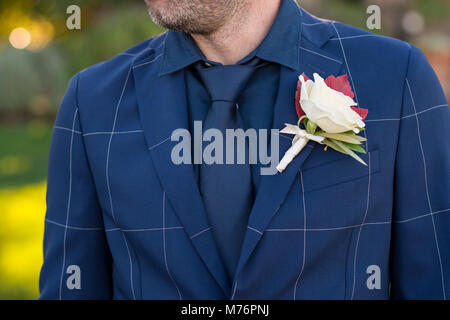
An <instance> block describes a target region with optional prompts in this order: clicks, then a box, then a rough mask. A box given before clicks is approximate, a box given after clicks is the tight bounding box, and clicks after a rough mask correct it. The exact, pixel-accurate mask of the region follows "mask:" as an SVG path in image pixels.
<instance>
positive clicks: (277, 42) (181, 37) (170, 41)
mask: <svg viewBox="0 0 450 320" xmlns="http://www.w3.org/2000/svg"><path fill="white" fill-rule="evenodd" d="M300 35H301V13H300V8H299V7H298V6H297V4H296V3H295V2H294V1H293V0H281V6H280V9H279V11H278V14H277V17H276V18H275V21H274V23H273V24H272V27H271V28H270V30H269V32H268V34H267V35H266V37H265V38H264V40H263V41H262V42H261V44H260V45H259V46H258V47H257V48H256V49H255V50H254V51H252V52H251V53H250V54H249V55H248V56H247V57H245V58H244V59H242V60H241V61H240V62H239V63H243V62H245V61H247V60H249V59H250V58H252V57H253V56H258V57H259V58H261V59H263V60H266V61H270V62H275V63H278V64H280V65H283V66H286V67H288V68H291V69H298V66H299V53H300ZM200 60H204V61H207V60H206V58H205V56H204V55H203V53H202V52H201V50H200V49H199V48H198V47H197V45H196V43H195V42H194V40H193V39H192V37H191V36H190V35H188V34H185V33H182V32H177V31H172V30H169V31H168V32H167V35H166V40H165V44H164V52H163V63H162V66H161V72H160V75H165V74H169V73H172V72H175V71H178V70H181V69H183V68H185V67H187V66H189V65H191V64H193V63H195V62H197V61H200Z"/></svg>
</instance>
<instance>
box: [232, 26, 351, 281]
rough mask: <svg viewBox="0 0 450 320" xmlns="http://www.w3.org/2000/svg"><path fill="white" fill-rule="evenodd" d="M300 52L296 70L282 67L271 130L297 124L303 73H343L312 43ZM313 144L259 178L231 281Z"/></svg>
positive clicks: (283, 143) (283, 141) (284, 142)
mask: <svg viewBox="0 0 450 320" xmlns="http://www.w3.org/2000/svg"><path fill="white" fill-rule="evenodd" d="M321 37H322V38H323V33H321ZM329 37H330V35H329V36H328V38H329ZM328 38H327V39H328ZM316 40H317V39H316ZM321 41H322V40H321ZM301 48H302V49H301V50H300V63H299V69H298V70H293V69H289V68H287V67H284V66H281V71H280V84H279V89H278V90H279V91H278V97H277V99H276V103H275V106H274V121H273V126H272V128H275V129H279V130H281V129H282V128H284V124H285V123H291V124H295V123H297V121H298V116H297V114H296V111H295V99H294V97H295V91H296V86H297V81H298V77H299V75H300V74H302V73H303V72H304V73H306V74H307V75H308V76H310V77H312V74H313V73H314V72H316V73H319V74H320V75H321V76H324V77H327V76H329V75H338V74H339V72H340V70H341V69H342V61H341V60H340V59H339V58H337V57H335V56H334V55H332V54H330V53H329V52H326V51H325V50H322V49H320V47H318V46H317V45H315V44H314V43H313V42H311V41H308V40H306V39H305V40H303V39H302V43H301ZM291 138H292V136H290V137H289V136H284V135H280V136H279V146H280V148H279V157H280V158H279V159H281V158H282V156H283V155H284V154H285V152H286V151H287V150H288V149H289V147H290V146H291V145H292V142H291ZM316 144H317V143H316V142H313V141H310V142H309V143H308V144H307V146H306V147H305V148H304V149H303V150H302V151H301V152H300V154H299V155H297V157H295V158H294V160H293V161H292V162H291V163H290V164H289V166H288V167H287V168H286V170H285V171H284V172H283V173H276V174H275V175H266V176H261V181H260V187H259V190H258V193H257V195H256V199H255V203H254V206H253V208H252V211H251V213H250V217H249V223H248V228H247V231H246V235H245V238H244V242H243V245H242V250H241V256H240V259H239V263H238V267H237V271H236V273H235V279H234V281H236V279H237V277H238V276H239V273H240V271H242V268H243V267H244V266H245V264H246V263H247V261H248V259H249V257H250V256H251V254H252V252H253V251H254V250H255V247H256V245H257V244H258V242H259V240H260V239H261V237H262V236H263V234H264V230H265V229H266V228H267V226H268V224H269V223H270V221H271V219H272V218H273V216H274V215H275V214H276V213H277V212H278V210H279V209H280V207H281V206H282V205H283V202H284V199H285V198H286V196H287V195H288V192H289V190H290V189H291V186H292V184H293V182H294V179H295V178H296V177H297V176H298V174H299V170H300V169H301V167H302V165H303V163H304V162H305V161H306V160H307V158H308V156H309V155H310V153H311V151H312V149H313V148H314V147H315V146H316Z"/></svg>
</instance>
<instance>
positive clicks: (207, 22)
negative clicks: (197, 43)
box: [145, 0, 246, 35]
mask: <svg viewBox="0 0 450 320" xmlns="http://www.w3.org/2000/svg"><path fill="white" fill-rule="evenodd" d="M145 3H146V4H147V8H148V11H149V13H150V16H151V18H152V20H153V21H154V22H155V23H156V24H157V25H159V26H161V27H164V28H167V29H170V30H175V31H178V32H185V33H189V34H200V35H210V34H212V33H214V32H216V31H217V30H219V29H220V28H221V27H222V26H223V25H224V24H225V23H226V22H227V21H228V19H229V18H230V17H231V16H233V15H235V14H236V13H238V12H239V11H242V10H243V9H244V7H245V3H246V1H245V0H145Z"/></svg>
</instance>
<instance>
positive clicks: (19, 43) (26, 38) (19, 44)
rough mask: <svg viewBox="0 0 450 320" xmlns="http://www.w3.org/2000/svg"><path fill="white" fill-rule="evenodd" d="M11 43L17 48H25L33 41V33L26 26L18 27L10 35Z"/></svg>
mask: <svg viewBox="0 0 450 320" xmlns="http://www.w3.org/2000/svg"><path fill="white" fill-rule="evenodd" d="M9 43H10V44H11V45H12V46H13V47H14V48H16V49H25V48H26V47H28V46H29V45H30V43H31V34H30V32H29V31H28V30H27V29H25V28H16V29H14V30H13V31H11V34H10V35H9Z"/></svg>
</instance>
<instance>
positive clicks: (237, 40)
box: [191, 0, 281, 65]
mask: <svg viewBox="0 0 450 320" xmlns="http://www.w3.org/2000/svg"><path fill="white" fill-rule="evenodd" d="M280 3H281V0H256V1H248V5H247V6H245V7H244V8H242V10H240V11H239V12H236V13H235V14H233V15H232V16H230V18H229V20H228V21H227V22H226V23H225V24H224V25H223V26H222V27H221V28H219V29H218V30H217V31H216V32H214V33H212V34H209V35H200V34H191V36H192V38H193V39H194V41H195V42H196V43H197V46H198V47H199V48H200V50H201V51H202V52H203V54H204V55H205V56H206V58H207V59H208V60H212V61H215V62H220V63H222V64H224V65H228V64H235V63H237V62H238V61H239V60H241V59H243V58H245V57H246V56H247V55H248V54H249V53H250V52H252V51H253V50H255V49H256V48H257V47H258V45H259V44H260V43H261V42H262V41H263V40H264V38H265V36H266V35H267V33H268V32H269V30H270V27H271V26H272V24H273V22H274V20H275V18H276V16H277V13H278V10H279V8H280Z"/></svg>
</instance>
